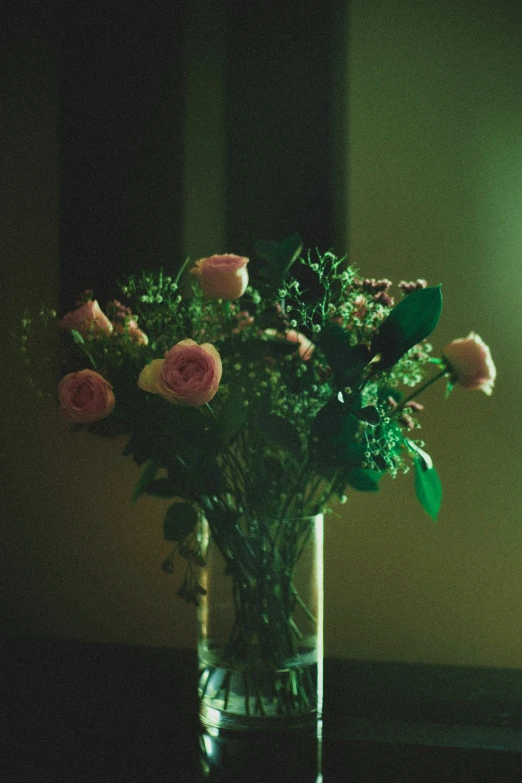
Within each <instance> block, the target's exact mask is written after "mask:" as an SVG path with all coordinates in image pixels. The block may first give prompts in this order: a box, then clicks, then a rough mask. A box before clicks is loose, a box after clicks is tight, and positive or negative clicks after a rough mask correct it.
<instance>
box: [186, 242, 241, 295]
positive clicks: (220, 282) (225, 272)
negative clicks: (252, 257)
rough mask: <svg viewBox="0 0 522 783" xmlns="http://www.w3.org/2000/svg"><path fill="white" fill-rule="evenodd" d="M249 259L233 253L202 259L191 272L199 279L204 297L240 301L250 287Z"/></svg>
mask: <svg viewBox="0 0 522 783" xmlns="http://www.w3.org/2000/svg"><path fill="white" fill-rule="evenodd" d="M248 261H249V259H248V258H245V257H244V256H235V255H232V254H231V253H225V254H224V255H216V256H210V257H209V258H200V259H199V261H196V265H195V266H193V267H192V269H191V270H190V271H191V272H192V274H193V275H197V276H198V277H199V283H200V285H201V290H202V292H203V295H204V296H208V297H209V298H210V299H227V300H230V299H239V297H240V296H243V294H244V293H245V290H246V287H247V285H248V272H247V268H246V266H247V264H248Z"/></svg>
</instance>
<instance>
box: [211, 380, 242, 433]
mask: <svg viewBox="0 0 522 783" xmlns="http://www.w3.org/2000/svg"><path fill="white" fill-rule="evenodd" d="M244 401H245V395H244V394H242V393H241V391H240V390H239V389H238V388H237V387H235V388H233V389H232V391H231V393H230V396H229V398H228V399H227V400H226V402H225V403H224V404H223V405H222V406H221V409H220V410H219V413H218V414H217V425H218V434H219V437H220V439H221V443H222V444H223V445H226V444H227V443H228V442H229V441H230V440H231V439H232V438H233V437H234V435H236V434H237V433H238V432H239V430H240V429H241V427H242V426H243V424H244V421H245V418H246V413H247V409H246V406H245V405H243V403H244Z"/></svg>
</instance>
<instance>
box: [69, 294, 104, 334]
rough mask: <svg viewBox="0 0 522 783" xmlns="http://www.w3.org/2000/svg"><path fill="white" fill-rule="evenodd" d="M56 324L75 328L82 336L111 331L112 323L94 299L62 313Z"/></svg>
mask: <svg viewBox="0 0 522 783" xmlns="http://www.w3.org/2000/svg"><path fill="white" fill-rule="evenodd" d="M58 326H61V327H62V329H76V331H77V332H80V334H82V335H83V336H84V337H86V336H87V335H89V334H93V335H99V334H110V333H111V332H112V324H111V322H110V321H109V319H108V318H107V316H106V315H105V313H104V312H103V311H102V309H101V307H100V305H99V304H98V302H97V301H96V299H94V300H90V301H89V302H85V304H83V305H82V306H81V307H79V308H78V309H77V310H73V311H72V312H70V313H67V315H64V317H63V318H62V320H61V321H58Z"/></svg>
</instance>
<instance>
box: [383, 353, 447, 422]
mask: <svg viewBox="0 0 522 783" xmlns="http://www.w3.org/2000/svg"><path fill="white" fill-rule="evenodd" d="M450 372H451V370H450V369H449V367H448V366H447V365H446V364H445V365H444V367H443V368H442V370H441V371H440V372H438V373H436V374H435V375H434V376H433V377H432V378H430V379H429V381H426V383H424V384H423V385H422V386H421V387H420V388H419V389H416V390H415V391H414V392H412V393H411V394H409V395H408V396H407V397H406V399H404V400H403V401H402V402H401V404H400V405H398V406H397V407H396V408H395V410H394V412H393V413H394V416H397V415H398V414H399V413H400V412H401V411H402V409H403V408H404V406H405V405H406V404H407V403H408V402H409V401H410V400H413V398H414V397H418V396H419V394H421V392H423V391H425V390H426V389H427V388H428V387H429V386H432V385H433V384H434V383H435V382H436V381H440V379H441V378H444V376H445V375H449V374H450Z"/></svg>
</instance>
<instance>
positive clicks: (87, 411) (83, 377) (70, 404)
mask: <svg viewBox="0 0 522 783" xmlns="http://www.w3.org/2000/svg"><path fill="white" fill-rule="evenodd" d="M58 396H59V398H60V403H61V405H60V413H61V414H62V416H63V417H64V418H65V419H68V420H69V421H80V422H90V421H100V420H101V419H104V418H105V417H106V416H108V414H109V413H110V412H111V411H112V409H113V408H114V402H115V401H114V394H113V391H112V386H111V384H110V383H109V382H108V381H107V380H106V379H105V378H104V377H103V376H102V375H100V374H99V373H97V372H94V370H80V371H79V372H70V373H69V374H68V375H65V376H64V377H63V378H62V379H61V381H60V382H59V383H58Z"/></svg>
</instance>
